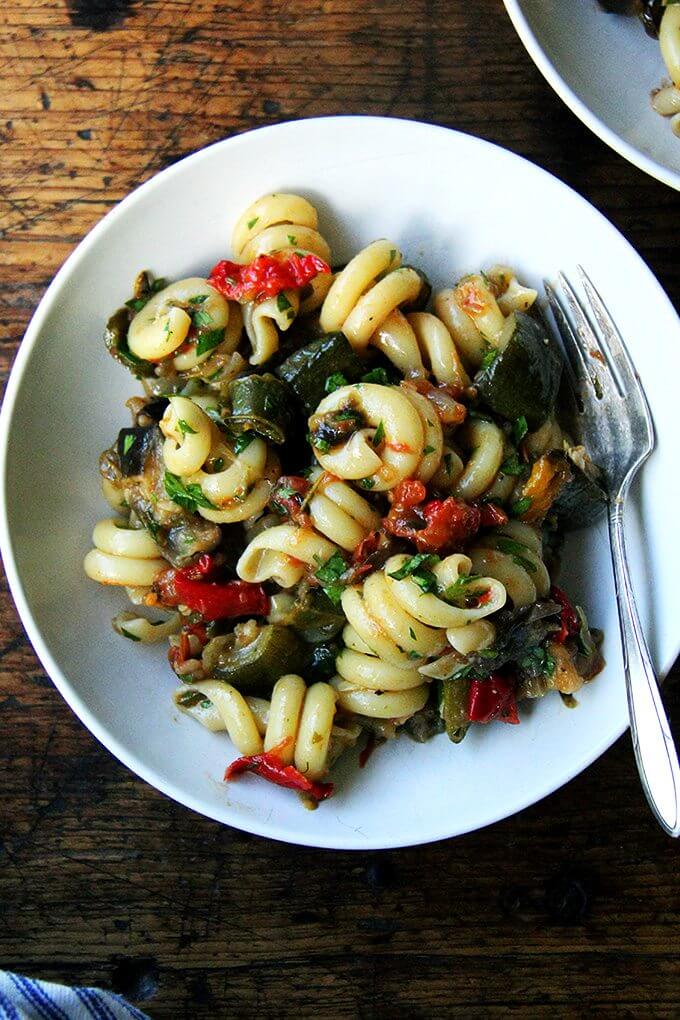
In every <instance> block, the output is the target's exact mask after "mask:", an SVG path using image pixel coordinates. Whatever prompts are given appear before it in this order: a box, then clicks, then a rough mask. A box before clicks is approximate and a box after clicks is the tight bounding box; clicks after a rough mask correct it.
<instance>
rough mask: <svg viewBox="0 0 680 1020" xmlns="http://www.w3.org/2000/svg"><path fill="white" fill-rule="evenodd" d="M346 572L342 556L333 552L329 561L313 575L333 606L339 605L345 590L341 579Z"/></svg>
mask: <svg viewBox="0 0 680 1020" xmlns="http://www.w3.org/2000/svg"><path fill="white" fill-rule="evenodd" d="M346 570H347V564H346V563H345V560H344V558H343V556H342V554H341V553H339V552H334V553H333V555H332V556H331V557H330V559H327V560H326V562H325V563H322V564H321V566H320V567H319V569H318V570H317V572H316V574H315V575H314V576H315V577H316V579H317V581H319V582H320V584H321V587H322V588H323V590H324V592H325V593H326V596H327V597H328V598H329V599H330V600H331V602H332V603H333V605H334V606H338V605H340V600H341V598H342V593H343V591H344V590H345V585H344V584H343V583H342V581H341V578H342V575H343V574H344V573H345V571H346Z"/></svg>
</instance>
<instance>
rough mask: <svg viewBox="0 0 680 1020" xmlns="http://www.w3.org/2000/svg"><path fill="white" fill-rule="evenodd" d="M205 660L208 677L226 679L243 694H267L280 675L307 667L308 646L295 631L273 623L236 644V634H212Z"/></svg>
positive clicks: (204, 652) (205, 652)
mask: <svg viewBox="0 0 680 1020" xmlns="http://www.w3.org/2000/svg"><path fill="white" fill-rule="evenodd" d="M202 661H203V668H204V669H205V671H206V673H207V675H208V676H209V677H211V678H215V679H217V680H226V681H227V682H228V683H230V684H233V685H234V687H236V688H237V689H238V690H239V691H241V693H243V694H259V695H263V696H264V695H269V694H271V690H272V687H273V686H274V684H275V683H276V681H277V680H278V679H279V677H280V676H283V675H284V674H285V673H299V672H300V671H301V670H302V669H303V668H304V663H305V648H304V645H303V644H302V641H301V640H300V638H299V637H298V636H297V634H295V633H294V631H292V630H290V629H289V628H288V627H282V626H280V625H279V624H275V623H270V624H267V625H266V626H264V627H263V628H262V630H261V631H260V632H259V633H258V635H257V637H256V638H255V640H254V641H251V642H250V644H248V645H240V646H238V647H237V646H236V639H235V638H234V635H233V634H223V635H221V636H220V637H216V638H213V639H212V641H209V642H208V644H207V645H206V646H205V648H204V649H203V659H202Z"/></svg>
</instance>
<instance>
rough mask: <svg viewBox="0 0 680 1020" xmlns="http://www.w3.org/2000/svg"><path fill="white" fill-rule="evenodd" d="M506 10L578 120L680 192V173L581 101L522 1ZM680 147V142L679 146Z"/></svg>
mask: <svg viewBox="0 0 680 1020" xmlns="http://www.w3.org/2000/svg"><path fill="white" fill-rule="evenodd" d="M503 3H504V4H505V9H506V11H507V13H508V16H509V17H510V20H511V22H512V24H513V26H514V28H515V31H516V32H517V35H518V36H519V38H520V40H521V42H522V44H523V46H524V48H525V49H526V51H527V53H528V54H529V56H530V57H531V59H532V60H533V62H534V64H535V65H536V67H537V68H538V70H539V71H540V72H541V74H542V75H543V77H544V78H545V80H546V81H547V82H548V84H549V85H550V87H551V88H552V90H553V91H554V92H555V93H556V94H557V95H558V96H559V98H560V99H561V100H562V102H563V103H564V104H565V105H566V106H568V107H569V109H570V110H571V112H572V113H573V114H574V115H575V116H576V117H578V119H579V120H580V121H582V123H583V124H585V126H586V127H587V128H589V129H590V130H591V131H592V132H593V134H594V135H596V136H597V137H598V138H599V139H600V141H602V142H604V143H605V145H608V146H609V148H610V149H613V150H614V152H616V153H617V154H618V155H619V156H621V157H622V158H623V159H625V160H627V162H629V163H632V164H633V166H636V167H637V168H638V170H642V171H643V172H644V173H646V174H649V176H650V177H653V178H655V180H657V181H660V182H661V183H662V184H666V185H667V186H668V187H669V188H673V189H674V190H675V191H680V171H677V170H673V169H672V168H671V167H669V166H666V165H665V164H664V163H659V162H658V161H657V160H655V159H654V158H653V157H652V156H648V155H646V154H645V153H644V152H641V150H640V149H637V148H636V147H635V146H634V145H632V144H631V142H628V141H626V139H625V138H622V137H621V135H619V134H617V133H616V131H614V130H613V129H612V128H610V127H609V126H608V125H607V124H605V122H604V121H603V120H601V119H600V118H599V117H598V116H597V114H596V113H594V112H593V110H591V108H590V107H589V106H588V105H587V103H585V102H584V101H583V99H581V97H580V96H579V95H577V93H576V92H574V90H573V89H572V88H571V86H570V85H569V84H568V83H567V82H566V80H565V79H564V78H563V77H562V75H561V74H560V73H559V71H558V70H557V68H556V67H555V65H554V64H553V63H552V62H551V61H550V59H549V58H548V56H547V54H546V52H545V50H544V49H543V47H542V46H541V44H540V42H539V41H538V38H537V36H536V33H535V32H534V30H533V28H532V27H531V25H530V24H529V21H528V18H527V15H526V14H525V13H524V10H523V9H522V6H521V3H522V0H503ZM678 144H680V142H679V143H678Z"/></svg>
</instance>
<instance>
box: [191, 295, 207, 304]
mask: <svg viewBox="0 0 680 1020" xmlns="http://www.w3.org/2000/svg"><path fill="white" fill-rule="evenodd" d="M207 300H208V295H207V294H195V295H194V296H193V297H190V298H189V304H190V305H203V304H205V302H206V301H207Z"/></svg>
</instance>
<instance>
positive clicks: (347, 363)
mask: <svg viewBox="0 0 680 1020" xmlns="http://www.w3.org/2000/svg"><path fill="white" fill-rule="evenodd" d="M363 372H364V365H363V362H362V361H361V359H360V358H359V357H358V356H357V355H356V354H355V353H354V350H353V349H352V347H351V345H350V342H349V340H348V339H347V337H346V336H345V335H344V333H328V334H327V335H326V336H324V337H322V338H321V339H320V340H314V341H313V342H312V343H309V344H305V346H304V347H300V349H299V350H297V351H295V352H294V353H293V354H291V355H290V356H289V357H288V358H286V360H285V361H284V362H282V363H281V364H280V365H279V367H278V368H277V369H276V374H277V375H278V376H279V378H281V379H283V380H284V382H286V383H288V385H289V386H290V388H291V389H292V390H293V392H294V393H295V396H296V397H297V398H298V400H299V401H300V403H301V404H302V406H303V408H304V410H305V414H307V415H310V414H312V413H313V412H314V411H315V410H316V408H317V407H318V406H319V404H320V403H321V401H322V400H323V398H324V397H325V396H326V393H327V390H326V380H327V379H328V378H330V376H333V375H337V374H338V373H339V374H341V375H343V376H344V377H345V379H347V382H356V381H357V380H358V379H359V378H360V376H361V374H362V373H363Z"/></svg>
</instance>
